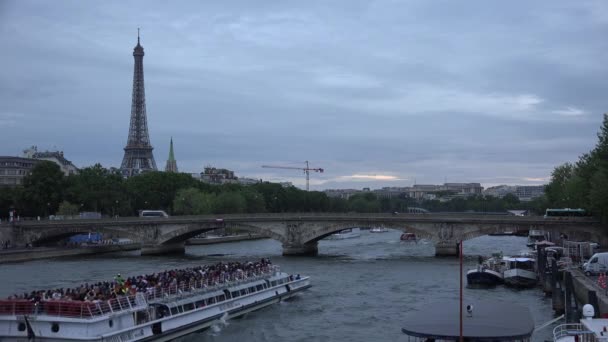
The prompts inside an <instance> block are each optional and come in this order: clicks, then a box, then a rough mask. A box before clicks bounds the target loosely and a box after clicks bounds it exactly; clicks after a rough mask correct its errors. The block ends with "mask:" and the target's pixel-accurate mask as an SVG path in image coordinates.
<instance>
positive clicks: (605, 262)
mask: <svg viewBox="0 0 608 342" xmlns="http://www.w3.org/2000/svg"><path fill="white" fill-rule="evenodd" d="M583 271H585V274H586V275H592V274H599V273H604V272H607V271H608V252H606V253H595V254H593V256H592V257H591V259H589V261H587V262H586V263H584V264H583Z"/></svg>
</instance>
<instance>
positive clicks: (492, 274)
mask: <svg viewBox="0 0 608 342" xmlns="http://www.w3.org/2000/svg"><path fill="white" fill-rule="evenodd" d="M503 268H504V262H502V259H501V258H495V257H492V258H489V259H487V260H485V261H483V262H482V263H481V264H479V265H477V268H475V269H472V270H469V271H467V284H468V285H469V287H491V286H496V285H500V284H502V283H504V277H503Z"/></svg>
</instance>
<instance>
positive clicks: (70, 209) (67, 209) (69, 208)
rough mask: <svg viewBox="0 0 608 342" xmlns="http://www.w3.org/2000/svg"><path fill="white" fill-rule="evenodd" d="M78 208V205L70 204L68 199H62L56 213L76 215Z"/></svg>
mask: <svg viewBox="0 0 608 342" xmlns="http://www.w3.org/2000/svg"><path fill="white" fill-rule="evenodd" d="M78 209H79V207H78V205H76V204H72V203H70V202H68V201H63V202H61V204H59V209H58V210H57V215H64V216H75V215H78Z"/></svg>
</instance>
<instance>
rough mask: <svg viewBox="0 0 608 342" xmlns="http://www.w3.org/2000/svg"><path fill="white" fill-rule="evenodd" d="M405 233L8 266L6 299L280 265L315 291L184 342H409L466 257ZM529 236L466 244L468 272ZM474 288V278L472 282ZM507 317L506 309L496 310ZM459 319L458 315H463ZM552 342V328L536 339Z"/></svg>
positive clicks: (478, 292) (541, 301) (539, 313)
mask: <svg viewBox="0 0 608 342" xmlns="http://www.w3.org/2000/svg"><path fill="white" fill-rule="evenodd" d="M400 234H401V232H397V231H392V230H391V231H389V232H387V233H375V234H374V233H369V232H367V231H362V233H361V237H359V238H354V239H346V240H332V241H321V242H320V243H319V256H317V257H283V256H281V251H282V249H281V245H280V243H278V242H276V241H274V240H255V241H244V242H236V243H228V244H218V245H208V246H189V247H188V248H187V254H186V255H185V256H172V257H140V256H137V254H138V252H129V253H123V254H112V255H100V256H95V257H77V258H76V257H75V258H67V259H66V258H63V259H54V260H41V261H32V262H28V263H22V264H8V265H0V278H1V279H2V282H3V285H2V287H0V297H6V296H8V295H10V294H12V293H15V292H23V291H29V290H33V289H39V288H44V289H46V288H56V287H66V286H74V285H76V284H80V283H82V282H87V281H88V282H91V281H98V280H108V279H112V277H113V276H114V275H115V274H116V273H122V274H123V275H137V274H142V273H152V272H156V271H159V270H164V269H168V268H176V267H187V266H192V265H197V264H207V263H214V262H217V261H220V260H222V261H224V260H239V261H243V260H251V259H258V258H262V257H268V258H270V259H271V260H272V261H273V263H275V264H278V265H280V266H281V268H282V270H284V271H286V272H288V273H294V274H295V273H300V274H303V275H309V276H311V279H312V284H313V287H312V288H310V289H309V290H307V291H305V292H302V293H300V294H299V295H298V296H296V297H295V298H294V299H293V300H290V301H287V302H281V303H279V304H276V305H272V306H270V307H267V308H264V309H262V310H260V311H257V312H254V313H249V314H247V315H246V316H245V317H243V318H241V319H236V320H231V321H228V322H227V323H225V324H217V325H216V326H214V327H213V328H212V329H209V330H206V331H204V332H200V333H197V334H192V335H189V336H186V337H183V338H181V339H180V341H218V342H219V341H242V342H244V341H302V342H304V341H306V342H310V341H349V342H355V341H365V342H370V341H406V340H407V338H406V337H405V336H404V335H403V334H402V333H401V325H402V322H403V321H402V317H403V316H404V315H405V314H406V313H408V312H410V311H412V310H419V309H421V308H423V307H424V306H425V304H426V303H430V302H435V301H443V300H457V299H458V294H459V292H458V288H459V287H458V284H459V263H458V259H457V258H435V257H434V256H433V255H434V248H433V245H432V244H430V243H425V242H424V241H422V242H420V243H418V244H414V243H411V242H410V243H406V242H401V241H399V236H400ZM525 241H526V239H525V238H522V237H511V236H504V237H503V236H501V237H498V236H497V237H492V236H484V237H480V238H476V239H473V240H468V241H465V244H464V251H465V255H466V257H465V267H464V272H466V270H467V269H469V268H473V267H474V266H475V264H476V262H477V255H480V254H481V255H486V256H487V255H490V254H491V253H492V252H497V251H502V252H503V253H504V254H505V255H509V254H518V253H519V252H520V251H522V250H525V249H526V246H525ZM465 283H466V279H465ZM464 296H465V301H466V299H467V298H470V299H473V298H474V299H496V300H503V301H509V302H513V303H519V304H522V305H525V306H527V307H529V308H530V311H531V312H532V315H533V317H534V320H535V323H536V325H540V324H542V323H544V322H546V321H548V320H550V319H552V318H553V313H552V311H551V301H550V299H549V298H545V296H544V295H543V293H542V291H541V290H540V289H529V290H519V291H518V290H513V289H509V288H505V287H497V288H494V289H465V290H464ZM496 310H497V312H500V308H496ZM455 319H458V317H455ZM550 339H552V336H551V329H550V328H547V329H545V330H543V331H541V332H539V333H537V334H535V335H534V336H533V340H534V341H545V340H550Z"/></svg>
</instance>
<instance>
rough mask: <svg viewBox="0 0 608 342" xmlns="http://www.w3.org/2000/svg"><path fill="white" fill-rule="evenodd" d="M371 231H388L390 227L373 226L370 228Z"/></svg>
mask: <svg viewBox="0 0 608 342" xmlns="http://www.w3.org/2000/svg"><path fill="white" fill-rule="evenodd" d="M369 232H370V233H386V232H388V228H386V227H373V228H372V229H370V230H369Z"/></svg>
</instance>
